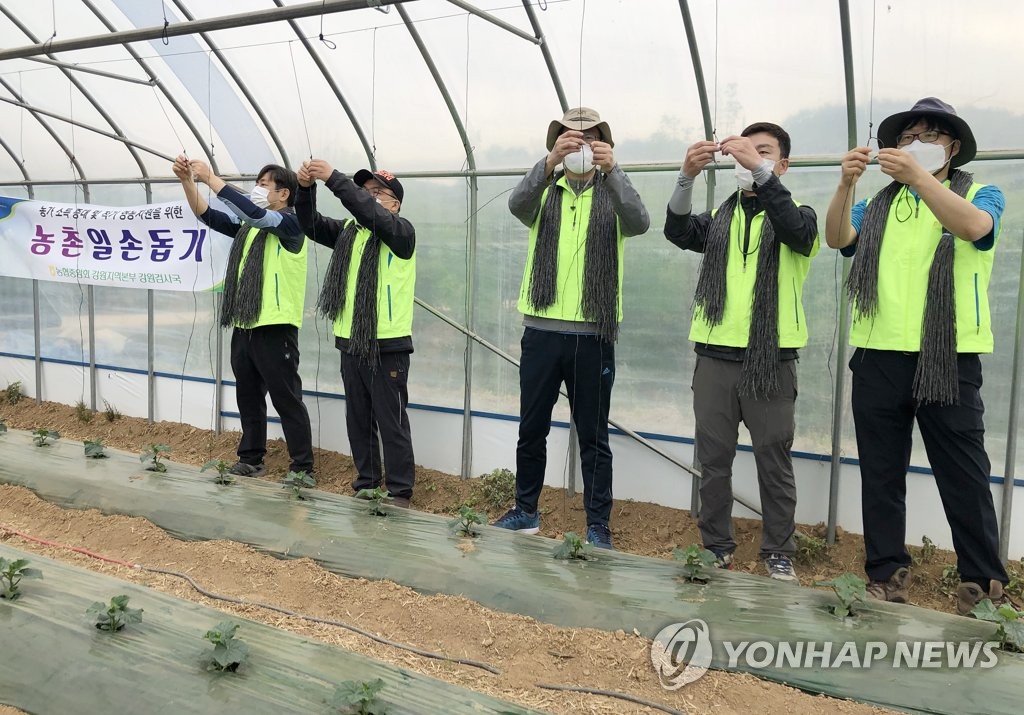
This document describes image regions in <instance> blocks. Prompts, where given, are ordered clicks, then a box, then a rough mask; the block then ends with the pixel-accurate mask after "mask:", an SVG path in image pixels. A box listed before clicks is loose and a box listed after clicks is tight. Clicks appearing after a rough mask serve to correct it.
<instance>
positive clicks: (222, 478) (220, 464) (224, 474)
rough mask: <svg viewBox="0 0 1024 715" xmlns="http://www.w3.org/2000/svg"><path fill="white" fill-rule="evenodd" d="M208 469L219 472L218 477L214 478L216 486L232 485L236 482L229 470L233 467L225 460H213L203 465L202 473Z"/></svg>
mask: <svg viewBox="0 0 1024 715" xmlns="http://www.w3.org/2000/svg"><path fill="white" fill-rule="evenodd" d="M207 469H212V470H214V471H215V472H217V476H216V477H214V479H213V483H214V484H231V483H233V482H234V481H235V478H234V477H233V476H231V475H230V474H228V470H229V469H231V465H230V464H228V463H227V462H225V461H224V460H223V459H211V460H210V461H208V462H207V463H206V464H204V465H203V467H202V469H200V470H199V471H200V472H205V471H206V470H207Z"/></svg>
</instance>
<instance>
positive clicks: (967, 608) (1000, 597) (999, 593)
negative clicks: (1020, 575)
mask: <svg viewBox="0 0 1024 715" xmlns="http://www.w3.org/2000/svg"><path fill="white" fill-rule="evenodd" d="M988 584H989V585H988V593H985V592H984V591H983V590H981V586H979V585H978V584H976V583H974V582H972V581H967V582H966V583H961V584H960V587H959V588H958V589H957V590H956V611H957V613H959V614H960V615H961V616H971V617H972V618H973V617H974V616H973V615H972V614H971V611H973V610H974V607H975V606H977V605H978V604H979V603H981V602H982V601H984V600H985V599H986V598H987V599H989V600H990V601H992V605H993V606H995V607H996V608H998V607H999V606H1002V605H1004V604H1005V605H1009V606H1012V607H1013V608H1014V609H1016V610H1018V611H1019V610H1020V609H1021V607H1020V604H1018V603H1016V602H1014V600H1013V599H1012V598H1010V596H1009V595H1008V594H1007V593H1006V592H1005V591H1003V584H1002V583H1000V582H999V581H996V580H995V579H992V580H991V581H989V582H988Z"/></svg>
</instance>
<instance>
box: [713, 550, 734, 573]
mask: <svg viewBox="0 0 1024 715" xmlns="http://www.w3.org/2000/svg"><path fill="white" fill-rule="evenodd" d="M708 551H710V552H711V553H713V554H714V555H715V568H716V569H731V568H732V552H729V553H726V552H724V551H715V550H714V549H708Z"/></svg>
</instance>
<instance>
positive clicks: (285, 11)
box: [0, 0, 414, 60]
mask: <svg viewBox="0 0 1024 715" xmlns="http://www.w3.org/2000/svg"><path fill="white" fill-rule="evenodd" d="M373 1H374V3H375V4H377V5H395V4H399V7H401V5H400V3H402V2H407V3H408V2H414V0H373ZM367 6H368V5H367V0H318V1H317V2H307V3H302V4H301V5H289V6H287V7H283V8H269V9H266V10H250V11H248V12H242V13H237V14H235V15H220V16H218V17H210V18H205V19H203V20H191V21H188V22H174V23H171V24H169V25H167V26H166V27H164V26H163V25H154V26H153V27H143V28H138V29H134V30H122V31H120V32H106V33H103V34H101V35H90V36H88V37H76V38H74V39H71V40H63V41H59V42H49V41H47V42H42V43H37V44H35V45H25V46H22V47H14V48H11V49H8V50H0V60H13V59H16V58H19V57H34V56H36V55H51V54H57V53H59V52H69V51H71V50H85V49H89V48H93V47H109V46H111V45H126V44H128V43H129V42H144V41H146V40H159V39H160V38H163V37H178V36H179V35H196V34H198V33H200V32H210V31H214V30H227V29H234V28H238V27H251V26H252V25H263V24H266V23H268V22H281V21H282V20H294V19H296V18H300V17H314V16H318V15H329V14H331V13H335V12H346V11H348V10H362V9H365V8H366V7H367Z"/></svg>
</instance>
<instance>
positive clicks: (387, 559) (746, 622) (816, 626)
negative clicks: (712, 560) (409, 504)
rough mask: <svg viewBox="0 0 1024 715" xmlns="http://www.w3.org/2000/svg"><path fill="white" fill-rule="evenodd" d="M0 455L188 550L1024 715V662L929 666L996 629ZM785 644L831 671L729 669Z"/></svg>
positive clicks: (721, 577) (507, 538) (891, 701)
mask: <svg viewBox="0 0 1024 715" xmlns="http://www.w3.org/2000/svg"><path fill="white" fill-rule="evenodd" d="M0 451H2V455H3V458H2V459H0V481H2V482H7V483H10V484H18V485H22V486H25V487H28V488H29V489H31V490H32V491H34V492H35V493H36V494H38V495H39V496H40V497H42V498H44V499H46V500H48V501H51V502H54V503H56V504H60V505H62V506H66V507H72V508H83V509H84V508H97V509H100V510H101V511H103V512H105V513H108V514H129V515H135V516H141V517H144V518H147V519H149V520H150V521H152V522H153V523H155V524H157V525H158V526H160V527H162V528H163V529H165V530H167V531H168V532H170V533H171V534H174V535H175V536H178V537H179V538H185V539H231V540H234V541H239V542H243V543H246V544H250V545H252V546H254V547H255V548H257V549H260V550H263V551H266V552H269V553H272V554H276V555H278V556H282V557H289V558H291V557H294V558H299V557H309V558H311V559H313V560H315V561H317V562H318V563H320V564H321V565H322V566H323V567H324V568H326V569H329V570H330V571H333V572H335V573H338V574H342V575H345V576H352V577H364V578H377V579H391V580H393V581H396V582H398V583H400V584H403V585H406V586H409V587H411V588H415V589H417V590H420V591H423V592H428V593H448V594H455V595H463V596H466V597H467V598H470V599H472V600H474V601H477V602H478V603H481V604H483V605H485V606H489V607H491V608H495V609H498V610H502V611H508V612H514V613H522V614H525V615H528V616H532V617H534V618H537V619H538V620H541V621H544V622H547V623H552V624H555V625H559V626H564V627H593V628H600V629H604V630H610V631H614V630H617V629H620V628H621V629H623V630H625V631H626V632H630V631H632V630H633V629H634V628H635V629H637V630H638V631H639V632H640V633H641V634H643V635H644V636H646V637H648V638H654V637H655V636H656V635H657V634H658V633H659V632H660V631H661V630H662V629H663V628H666V627H668V626H670V625H671V624H682V623H685V622H687V621H690V620H692V619H701V620H702V621H704V622H706V623H707V625H708V627H707V631H708V633H709V637H710V641H711V648H712V660H711V666H712V667H715V668H721V669H728V670H737V671H742V672H749V673H752V674H754V675H757V676H759V677H762V678H767V679H770V680H775V681H779V682H784V683H788V684H790V685H793V686H795V687H798V688H801V689H803V690H808V691H811V692H819V693H826V694H828V695H832V696H835V697H842V698H852V699H855V700H860V701H865V702H870V703H877V704H879V705H883V706H888V707H894V708H898V709H903V710H908V711H916V712H928V713H962V712H967V711H974V710H976V708H977V705H975V703H981V702H983V703H984V710H985V712H988V713H1002V712H1005V713H1014V715H1016V714H1017V713H1019V698H1020V684H1021V683H1022V682H1024V657H1022V656H1020V655H1015V654H1010V653H1006V652H1002V651H999V652H998V663H997V665H996V666H995V667H991V668H983V667H959V668H951V667H945V666H944V665H943V666H942V667H933V665H932V664H926V661H925V660H924V657H923V656H922V655H921V653H922V652H923V650H922V649H923V648H924V646H925V644H927V643H937V642H942V643H952V644H960V643H966V644H967V646H968V647H975V648H976V649H977V648H978V647H980V645H981V641H983V640H991V639H992V636H993V633H994V631H995V625H994V624H992V623H984V622H979V621H975V620H973V619H969V618H962V617H959V616H953V615H948V614H944V613H938V612H935V611H931V610H927V609H921V608H914V607H907V606H897V605H893V604H884V603H878V602H870V603H866V604H863V605H860V606H859V607H858V612H859V616H858V617H857V618H854V619H846V620H842V619H840V618H838V617H836V616H835V615H833V614H832V613H830V612H829V611H828V607H829V606H830V605H833V604H835V603H836V599H835V597H834V596H833V594H832V593H831V592H827V591H823V590H816V589H808V588H800V587H796V586H790V585H787V584H780V583H778V582H776V581H772V580H770V579H767V578H761V577H757V576H753V575H749V574H744V573H734V572H731V571H715V573H714V575H713V578H712V579H711V581H710V582H709V583H708V584H706V585H697V584H690V583H686V582H683V581H682V580H681V579H680V567H679V565H678V564H675V563H673V562H670V561H667V560H661V559H653V558H646V557H641V556H634V555H631V554H624V553H606V552H600V553H599V554H598V555H597V559H596V560H595V561H587V562H583V561H574V562H566V561H559V560H555V559H554V558H553V557H552V552H553V550H554V547H555V546H556V542H554V541H552V540H550V539H544V538H539V537H531V538H527V537H524V536H523V535H521V534H516V533H511V532H507V531H503V530H500V529H493V528H489V527H487V528H483V529H482V532H483V533H482V536H481V537H480V538H478V539H476V540H475V546H476V548H475V549H474V550H473V551H470V552H468V553H463V552H462V551H460V550H458V549H457V548H456V546H457V544H458V543H459V538H458V537H456V536H455V535H454V534H453V533H452V532H451V530H450V529H449V528H448V527H447V521H448V520H446V519H444V518H441V517H437V516H433V515H429V514H425V513H421V512H416V511H409V510H405V509H388V512H389V515H388V516H387V517H376V516H371V515H370V514H369V513H368V511H369V505H368V504H367V502H364V501H358V500H356V499H352V498H349V497H343V496H338V495H334V494H328V493H324V492H317V491H309V492H308V494H307V496H308V497H309V499H308V500H306V501H299V500H294V499H289V498H288V497H287V492H286V491H285V490H283V489H282V488H281V487H280V485H276V484H273V483H270V482H267V481H262V480H241V481H240V483H237V484H234V485H232V486H228V487H221V486H217V485H215V484H213V480H212V478H210V477H207V476H206V475H202V476H200V475H199V474H198V470H197V468H195V467H191V466H187V465H178V464H172V465H170V466H169V471H168V472H167V473H166V474H155V473H151V472H146V471H143V469H142V468H141V466H140V464H139V460H138V457H135V456H132V455H126V454H124V453H116V452H114V451H113V450H110V454H111V459H105V460H83V459H82V457H81V448H80V447H78V446H77V445H72V444H61V443H59V442H58V443H56V444H55V445H54V446H52V447H50V448H48V449H47V450H45V453H43V454H42V455H40V450H38V449H36V448H34V447H33V446H32V444H31V439H30V437H29V435H28V433H26V432H16V431H12V432H10V433H9V434H8V435H7V436H6V437H5V438H3V442H0ZM781 641H785V642H787V643H791V644H797V643H804V644H811V645H813V646H814V647H815V648H817V649H818V650H819V651H820V650H821V649H822V648H823V647H824V646H823V644H825V643H828V644H830V645H829V648H830V651H831V657H830V658H827V659H824V660H827V661H828V663H826V664H825V665H824V666H823V665H822V663H823V659H822V658H820V657H819V658H817V659H816V660H815V659H813V658H812V659H806V657H805V658H804V659H801V658H797V659H796V664H795V665H794V663H793V660H792V658H790V659H783V658H779V659H774V658H773V659H772V662H767V663H766V662H763V660H764V658H763V656H764V655H765V652H766V651H765V649H764V648H760V649H755V651H756V652H755V651H750V652H749V653H748V655H749V656H755V655H756V657H740V658H737V659H735V662H734V663H731V664H730V658H729V652H730V651H729V649H728V648H727V647H726V644H727V643H728V644H732V645H733V646H734V647H735V646H737V645H739V644H741V643H744V642H745V643H746V644H747V645H748V647H751V648H753V646H754V645H757V644H760V643H765V644H769V645H771V647H772V648H773V649H774V648H775V645H776V644H779V643H780V642H781ZM848 643H849V644H852V645H849V646H847V647H848V648H854V649H856V653H858V654H860V656H861V660H860V665H859V666H855V665H851V664H850V663H849V661H847V663H846V664H845V665H842V664H837V663H836V658H837V655H838V654H839V653H840V652H842V648H843V647H844V644H848ZM872 644H875V645H872ZM877 644H884V645H885V649H886V656H885V657H884V658H878V659H875V660H872V661H871V662H870V663H868V665H870V667H863V665H864V662H865V660H866V653H874V652H876V651H870V650H868V649H869V648H872V647H874V648H877V647H880V646H878V645H877ZM901 644H902V645H901ZM915 644H917V645H916V646H915ZM972 644H977V645H974V646H972ZM794 647H795V646H794ZM903 647H906V648H910V649H911V653H913V652H914V651H913V649H914V648H915V647H916V648H917V653H918V658H917V660H916V665H912V666H911V665H908V664H907V663H906V659H904V660H903V661H900V662H897V659H896V657H895V653H896V651H897V648H903ZM933 647H934V646H933ZM744 652H747V651H744ZM983 659H984V656H981V657H980V658H979V659H978V660H979V661H981V660H983ZM932 662H934V661H932Z"/></svg>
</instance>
